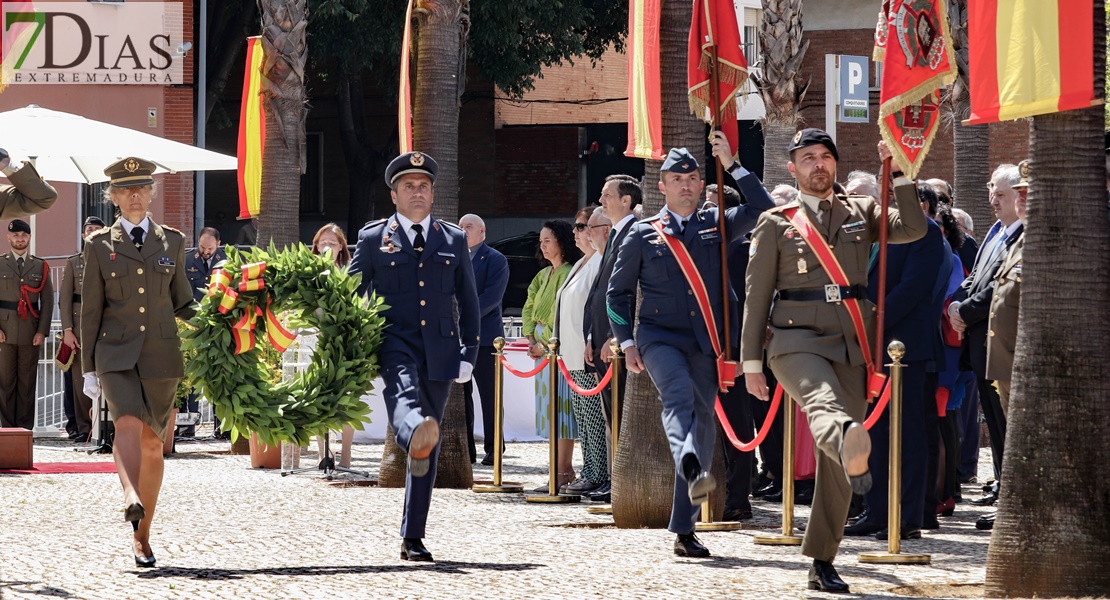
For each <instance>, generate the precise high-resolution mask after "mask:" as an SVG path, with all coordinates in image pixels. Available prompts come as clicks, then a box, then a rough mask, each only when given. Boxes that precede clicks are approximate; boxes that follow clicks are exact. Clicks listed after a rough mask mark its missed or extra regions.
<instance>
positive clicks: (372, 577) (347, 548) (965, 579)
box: [0, 439, 990, 599]
mask: <svg viewBox="0 0 1110 600" xmlns="http://www.w3.org/2000/svg"><path fill="white" fill-rule="evenodd" d="M45 446H49V448H48V449H47V448H44V447H45ZM227 447H228V443H227V442H220V441H214V440H210V439H209V440H207V441H204V440H201V441H192V442H179V444H178V452H177V453H176V454H175V455H174V456H173V457H172V458H169V459H167V461H166V477H165V484H164V486H163V490H162V497H161V499H160V501H159V505H158V516H157V519H156V521H155V529H154V533H153V535H152V537H151V544H152V547H153V548H154V551H155V555H156V556H157V558H158V565H159V568H157V569H138V568H136V567H135V566H134V562H133V560H132V558H131V555H130V549H131V544H130V539H131V528H130V527H129V526H128V524H127V523H126V522H124V521H123V519H122V518H121V515H120V511H121V510H122V502H123V500H122V494H121V491H120V486H119V481H118V479H117V477H116V475H111V474H66V475H43V474H40V475H0V499H2V500H0V502H2V503H3V510H2V512H0V598H41V597H44V596H45V597H63V598H81V599H93V598H107V599H117V598H282V599H284V598H447V597H449V598H488V597H491V596H504V597H510V598H524V597H528V598H559V599H567V598H584V597H600V598H611V597H620V598H674V597H687V598H725V597H728V598H736V597H745V598H821V597H824V596H825V594H820V593H817V592H809V591H807V590H806V589H805V577H806V572H807V569H808V565H809V561H808V559H806V558H805V557H803V556H802V555H801V554H800V553H799V550H798V549H797V547H773V546H757V545H754V544H753V543H752V537H753V535H757V534H765V533H771V532H775V531H776V530H778V528H779V524H780V518H781V517H780V515H781V505H778V504H769V503H766V502H762V501H753V507H754V511H755V518H754V519H753V520H751V521H747V522H745V523H744V528H743V529H742V530H740V531H733V532H715V533H702V534H699V535H700V537H701V539H702V540H703V542H704V543H705V544H706V545H707V546H708V547H709V548H710V550H711V551H712V552H713V558H711V559H708V560H696V559H683V558H678V557H676V556H674V554H673V552H672V543H673V539H674V537H673V536H672V535H671V534H669V533H667V532H666V531H662V530H647V529H641V530H621V529H616V528H614V527H605V526H604V524H605V523H606V522H609V523H611V518H610V517H607V516H604V515H590V514H587V512H586V508H585V506H584V505H582V504H563V505H545V504H529V503H526V502H525V501H524V499H523V497H522V496H521V495H519V494H514V495H495V494H475V493H473V492H470V491H465V490H436V492H435V495H434V497H433V499H432V512H431V516H430V519H429V527H428V536H427V538H426V542H427V545H428V547H429V549H430V550H431V551H432V553H433V554H434V555H435V557H436V559H437V562H436V563H435V564H434V565H429V564H410V563H407V562H405V561H402V560H400V559H399V547H400V541H399V539H398V528H399V526H400V520H401V505H402V500H403V497H404V492H403V490H398V489H378V488H376V487H346V488H341V487H336V486H333V485H329V484H327V483H326V482H325V481H324V480H323V479H322V477H320V474H319V473H306V474H302V475H298V476H292V477H281V476H280V475H279V474H278V473H277V472H275V471H264V470H253V469H251V468H249V467H250V461H249V458H248V457H246V456H232V455H229V454H228V453H227ZM72 448H73V445H72V444H69V443H65V442H61V441H54V440H49V441H48V440H36V448H35V459H36V461H39V462H70V461H84V460H93V461H98V460H99V461H106V460H110V457H107V456H93V457H88V456H86V455H84V454H79V453H75V452H73V451H72ZM314 450H315V445H314V444H313V451H312V452H309V453H307V454H306V455H305V457H304V459H303V461H304V462H303V463H302V464H311V462H313V461H314V460H315V456H316V454H315V451H314ZM381 451H382V446H381V445H380V444H373V445H356V446H355V451H354V455H355V456H354V467H356V468H360V469H367V470H369V471H371V472H374V473H376V471H377V468H378V461H379V459H380V457H381ZM577 458H579V460H578V461H577V462H576V464H580V457H577ZM546 459H547V446H546V444H509V447H508V450H507V454H506V479H513V480H517V481H523V482H524V484H525V489H530V488H531V487H535V486H536V485H539V484H541V483H543V482H545V481H546V478H545V475H546V472H547V469H546V466H545V462H546ZM982 460H983V462H981V463H980V474H981V475H986V474H987V473H988V472H989V470H990V466H989V464H990V463H989V460H990V456H989V451H986V450H985V451H984V452H983V457H982ZM475 476H476V478H482V479H488V478H490V477H491V476H492V469H491V468H490V467H483V466H481V465H476V466H475ZM963 493H964V497H965V498H966V499H971V498H974V497H976V496H978V495H979V493H978V489H977V486H965V487H964V492H963ZM984 510H985V509H980V508H977V507H973V506H971V505H970V504H967V503H964V504H960V505H958V506H957V510H956V514H955V515H954V516H953V517H948V518H945V517H942V518H941V529H940V530H938V531H926V532H925V537H924V539H922V540H915V541H908V542H903V546H902V550H903V552H926V553H930V554H931V555H932V563H931V564H930V565H927V566H882V565H864V564H860V563H859V562H858V561H857V555H858V553H859V552H862V551H872V550H885V549H886V542H879V541H876V540H874V539H872V538H847V539H846V540H845V542H844V544H843V545H842V547H841V555H840V557H839V559H838V561H837V566H838V568H839V570H840V573H841V575H842V576H843V577H844V579H845V580H847V581H848V582H849V584H850V585H851V586H852V590H853V592H855V593H856V595H858V596H860V597H875V598H889V597H922V596H930V597H978V596H981V595H982V589H983V586H982V584H983V580H984V576H985V562H986V551H987V542H988V540H989V532H982V531H976V530H975V527H974V522H975V519H976V518H977V517H978V516H979V515H980V514H982V513H983V512H984ZM797 515H798V518H799V520H800V521H801V522H803V523H804V522H805V518H806V517H807V516H808V508H807V507H804V506H802V507H798V511H797Z"/></svg>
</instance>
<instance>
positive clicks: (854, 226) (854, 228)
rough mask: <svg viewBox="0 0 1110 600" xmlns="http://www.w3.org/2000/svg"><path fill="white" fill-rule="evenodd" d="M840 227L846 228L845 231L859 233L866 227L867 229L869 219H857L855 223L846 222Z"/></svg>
mask: <svg viewBox="0 0 1110 600" xmlns="http://www.w3.org/2000/svg"><path fill="white" fill-rule="evenodd" d="M840 228H841V229H843V230H844V233H857V232H860V231H863V230H864V229H867V221H856V222H855V223H845V224H844V225H841V227H840Z"/></svg>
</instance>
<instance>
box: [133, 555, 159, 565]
mask: <svg viewBox="0 0 1110 600" xmlns="http://www.w3.org/2000/svg"><path fill="white" fill-rule="evenodd" d="M155 562H157V560H156V559H155V558H154V555H153V554H151V555H150V556H139V555H138V554H136V555H135V566H136V567H145V568H150V567H153V566H154V563H155Z"/></svg>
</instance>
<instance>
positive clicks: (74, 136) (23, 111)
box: [0, 104, 237, 184]
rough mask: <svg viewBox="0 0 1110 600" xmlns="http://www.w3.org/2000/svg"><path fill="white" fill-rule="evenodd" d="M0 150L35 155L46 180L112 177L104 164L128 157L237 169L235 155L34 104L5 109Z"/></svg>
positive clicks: (171, 169) (177, 166) (177, 167)
mask: <svg viewBox="0 0 1110 600" xmlns="http://www.w3.org/2000/svg"><path fill="white" fill-rule="evenodd" d="M0 148H4V149H6V150H8V152H9V153H10V154H11V155H12V157H13V158H34V159H35V168H36V169H37V170H38V172H39V174H40V175H42V177H43V179H46V180H47V181H68V182H72V183H88V184H93V183H99V182H102V181H108V177H107V176H106V175H104V169H105V167H107V166H108V165H111V164H112V163H114V162H116V161H117V160H120V159H121V158H126V157H128V156H138V157H140V158H145V159H147V160H149V161H151V162H153V163H155V164H156V165H158V170H157V171H155V173H178V172H182V171H214V170H234V169H235V168H237V163H236V160H235V157H234V156H227V155H225V154H219V153H217V152H212V151H210V150H204V149H202V148H196V147H194V146H190V145H188V144H182V143H179V142H174V141H172V140H167V139H163V138H160V137H157V136H154V135H150V134H149V133H143V132H141V131H135V130H134V129H128V128H126V127H120V126H118V125H111V124H109V123H103V122H101V121H94V120H92V119H86V118H85V117H82V116H80V115H74V114H70V113H64V112H59V111H56V110H48V109H45V108H41V107H39V106H36V105H34V104H32V105H30V106H28V107H26V108H20V109H17V110H10V111H7V112H2V113H0Z"/></svg>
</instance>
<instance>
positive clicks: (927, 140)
mask: <svg viewBox="0 0 1110 600" xmlns="http://www.w3.org/2000/svg"><path fill="white" fill-rule="evenodd" d="M947 1H948V0H883V4H882V7H881V8H880V9H879V22H878V24H877V26H876V28H875V51H874V54H873V56H872V57H873V58H874V59H875V61H876V62H878V61H882V62H883V79H882V84H881V91H880V93H879V132H880V133H881V134H882V136H883V140H884V141H886V143H887V146H889V147H890V150H891V153H892V154H893V155H894V162H895V164H897V165H898V168H899V170H901V171H902V172H904V173H905V174H906V175H907V176H908V177H910V178H911V179H912V178H914V177H917V173H918V171H920V170H921V165H922V163H924V162H925V155H926V154H927V153H928V152H929V147H930V146H931V145H932V143H933V139H934V138H935V137H936V135H937V129H938V128H939V127H940V110H939V108H940V95H939V93H938V90H940V88H941V87H943V86H946V85H949V84H951V83H952V82H953V81H955V80H956V75H957V72H956V63H955V61H954V60H953V58H952V57H953V56H955V52H954V51H953V49H952V36H951V35H950V34H949V32H948V9H947Z"/></svg>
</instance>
